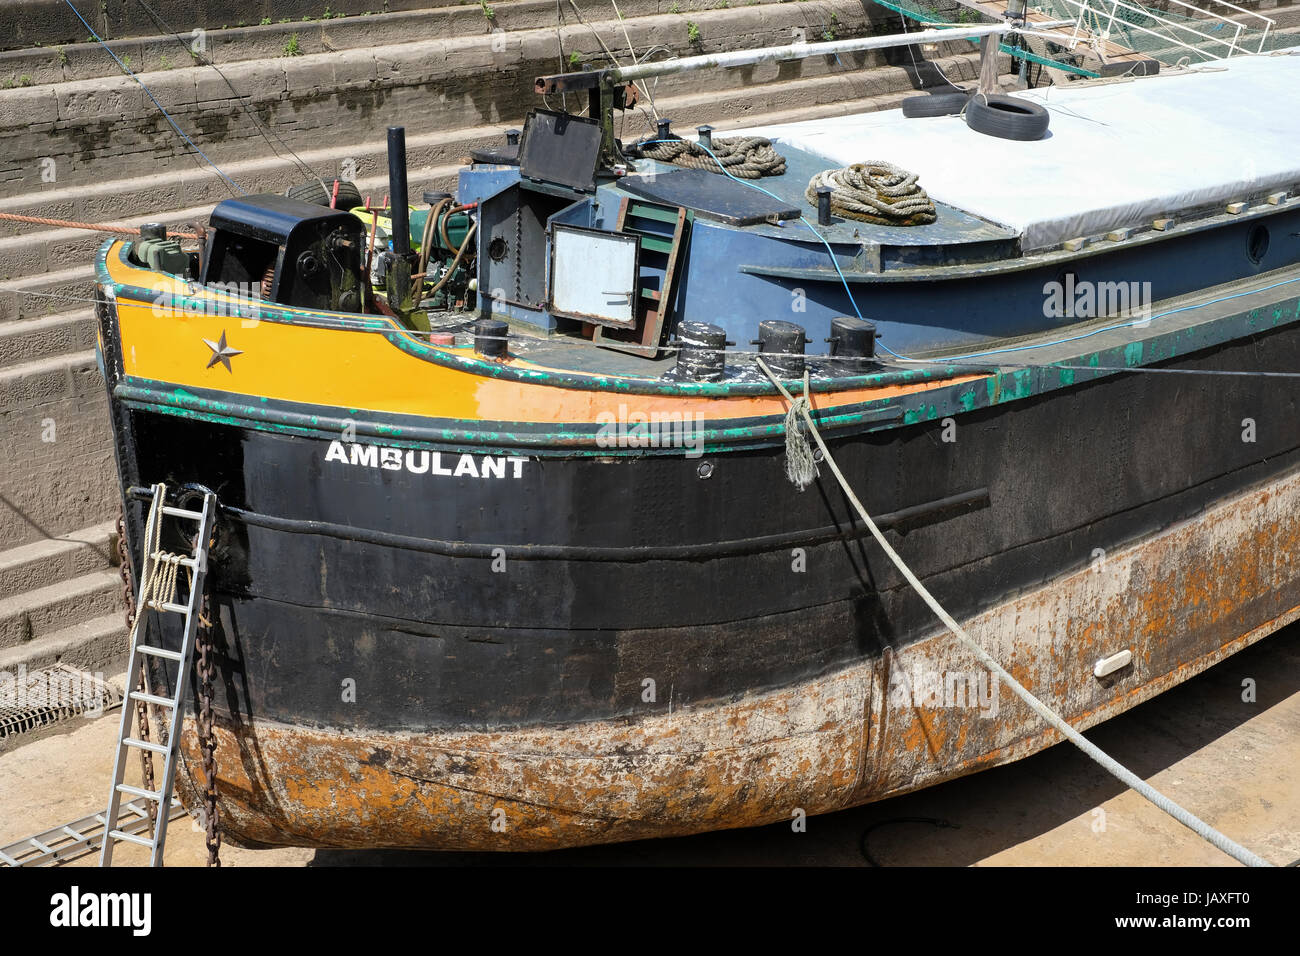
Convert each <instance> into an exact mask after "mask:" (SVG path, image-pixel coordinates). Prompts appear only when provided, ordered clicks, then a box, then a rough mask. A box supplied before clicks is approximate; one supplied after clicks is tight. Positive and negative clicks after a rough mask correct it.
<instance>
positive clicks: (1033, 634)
mask: <svg viewBox="0 0 1300 956" xmlns="http://www.w3.org/2000/svg"><path fill="white" fill-rule="evenodd" d="M1297 553H1300V475H1298V474H1292V475H1290V476H1288V477H1286V478H1285V479H1283V480H1281V481H1278V482H1275V483H1273V484H1272V485H1270V486H1268V487H1265V488H1261V489H1256V490H1254V491H1252V492H1250V493H1247V494H1244V495H1242V496H1240V497H1238V498H1235V499H1233V500H1231V501H1229V502H1227V503H1225V504H1221V505H1219V506H1216V507H1215V508H1213V509H1209V510H1207V511H1206V512H1204V513H1202V514H1201V515H1200V516H1198V517H1196V518H1195V519H1193V520H1190V521H1187V522H1184V523H1182V524H1179V525H1176V526H1174V527H1172V528H1169V529H1167V530H1165V531H1163V532H1162V533H1160V534H1158V535H1155V536H1152V537H1150V538H1148V539H1146V540H1144V541H1142V542H1140V543H1138V544H1136V545H1133V546H1131V547H1128V548H1125V549H1122V550H1116V551H1115V552H1114V553H1112V554H1109V555H1107V556H1105V557H1104V558H1102V559H1100V560H1098V559H1096V558H1094V559H1093V560H1091V561H1090V562H1089V563H1088V565H1087V566H1085V567H1082V568H1080V569H1078V570H1076V571H1074V572H1072V573H1070V574H1067V575H1063V576H1061V577H1060V578H1057V579H1056V580H1054V581H1052V582H1050V583H1049V584H1047V585H1046V586H1043V587H1041V588H1038V589H1036V590H1034V591H1032V592H1030V593H1026V594H1024V595H1022V596H1021V597H1019V598H1017V599H1015V600H1011V601H1008V602H1006V603H1003V604H1001V605H1000V606H998V607H995V608H992V609H990V610H988V611H986V612H985V613H982V614H980V615H978V616H975V617H973V618H971V619H969V620H968V621H967V622H965V623H966V626H967V627H968V629H969V631H970V633H971V634H972V635H973V636H974V637H975V638H976V639H977V640H979V641H980V642H981V643H982V644H983V645H984V646H985V647H986V648H988V649H989V651H990V652H991V653H992V654H993V656H994V657H996V658H997V659H999V660H1000V661H1001V662H1002V663H1003V665H1004V666H1006V667H1007V669H1008V670H1009V671H1010V672H1011V673H1012V674H1013V675H1014V676H1015V677H1016V678H1017V679H1018V680H1020V681H1021V682H1022V683H1024V684H1025V686H1026V687H1028V688H1029V689H1030V690H1031V691H1033V692H1034V693H1035V694H1037V695H1038V696H1040V697H1041V698H1042V699H1043V700H1044V701H1045V702H1047V703H1048V704H1049V705H1050V706H1052V707H1054V708H1056V709H1057V710H1058V711H1060V712H1062V713H1064V714H1065V716H1066V717H1067V718H1068V719H1069V720H1070V722H1071V723H1072V724H1074V725H1075V726H1077V727H1079V728H1086V727H1089V726H1092V725H1094V724H1097V723H1099V722H1101V721H1103V720H1106V719H1107V718H1109V717H1112V716H1114V715H1116V714H1118V713H1121V712H1122V711H1124V710H1126V709H1128V708H1130V707H1132V706H1134V705H1136V704H1138V703H1140V702H1142V701H1144V700H1146V699H1148V698H1150V697H1152V696H1154V695H1156V694H1159V693H1161V692H1162V691H1164V690H1167V689H1168V688H1170V687H1172V686H1174V685H1176V684H1178V683H1180V682H1181V681H1183V680H1186V679H1187V678H1189V677H1192V676H1193V675H1195V674H1197V673H1199V672H1201V671H1203V670H1205V669H1206V668H1207V667H1210V666H1211V665H1213V664H1214V663H1216V662H1218V661H1219V660H1221V659H1223V658H1224V657H1226V656H1228V655H1229V654H1231V653H1233V652H1235V651H1237V650H1240V649H1242V648H1244V647H1246V646H1248V645H1250V644H1252V643H1254V642H1255V641H1257V640H1259V639H1261V638H1263V637H1265V636H1266V635H1268V634H1270V633H1271V632H1273V631H1274V630H1276V629H1277V628H1279V627H1282V626H1284V625H1286V624H1287V623H1290V622H1291V621H1293V620H1295V619H1296V618H1297V616H1300V607H1297V605H1298V604H1300V588H1298V583H1297V571H1298V569H1297V567H1296V565H1295V562H1294V560H1293V555H1295V554H1297ZM938 597H939V598H940V600H942V598H943V596H942V595H938ZM1125 648H1128V649H1130V650H1131V651H1132V654H1133V661H1132V663H1131V664H1130V665H1129V666H1128V667H1127V668H1124V669H1123V670H1121V671H1119V672H1118V673H1116V674H1114V675H1112V676H1110V677H1107V678H1102V679H1098V678H1096V677H1094V676H1093V666H1094V663H1095V662H1096V661H1097V659H1098V658H1101V657H1104V656H1108V655H1111V654H1114V653H1116V652H1117V651H1121V650H1123V649H1125ZM918 669H920V670H921V672H925V671H928V672H934V673H940V674H954V673H955V674H958V675H961V674H967V675H969V674H975V673H979V672H983V668H982V667H981V666H980V665H979V664H978V663H976V662H975V660H974V659H973V658H972V657H971V655H970V654H969V653H968V652H967V651H965V650H964V649H963V648H962V647H961V646H960V645H959V644H957V642H956V641H955V639H953V638H952V637H951V635H949V634H948V633H947V632H946V631H945V632H942V633H939V632H935V633H933V634H932V635H931V636H929V637H928V638H925V639H922V640H920V641H917V642H915V643H913V644H910V645H908V646H906V647H904V648H901V649H897V650H888V651H886V653H885V654H884V656H878V657H875V658H873V659H871V660H868V661H864V662H862V663H861V664H858V665H855V666H852V667H849V668H846V669H843V670H840V671H838V672H836V673H834V674H832V675H829V676H826V677H822V678H819V679H816V680H810V681H806V682H804V683H801V684H797V685H795V686H791V687H788V688H785V689H783V690H781V691H779V692H775V693H767V694H763V695H755V696H753V697H747V698H744V699H741V700H738V701H734V702H726V703H719V704H716V705H713V706H704V707H692V708H688V709H684V710H681V711H676V712H672V713H669V714H662V715H655V716H648V717H645V718H643V719H629V720H618V721H614V720H611V721H591V722H585V723H575V724H569V725H565V726H545V727H533V728H526V729H516V730H510V731H494V732H474V731H459V732H440V733H426V734H396V733H384V734H358V733H350V732H341V731H337V732H336V731H330V730H328V729H316V728H307V727H294V726H286V725H283V724H274V723H268V722H257V721H254V722H253V723H251V724H245V725H242V726H238V727H235V726H232V725H230V724H228V723H226V724H221V725H219V726H218V737H219V747H218V751H217V763H218V767H219V771H218V784H219V789H220V800H221V807H222V829H223V831H224V833H225V836H226V839H228V840H231V841H232V842H234V843H237V844H240V845H244V846H258V845H295V846H319V847H377V846H392V847H426V848H438V849H455V850H510V851H519V850H547V849H553V848H557V847H567V846H578V845H584V844H593V843H606V842H614V841H622V840H633V839H640V838H645V837H665V836H676V835H682V834H689V833H695V832H701V831H706V830H712V829H725V828H732V827H745V826H756V825H760V824H767V823H772V822H776V821H785V820H790V819H791V817H792V815H793V814H795V813H796V812H797V811H798V810H803V811H804V812H806V813H808V814H810V815H811V814H817V813H825V812H829V811H832V810H836V809H840V808H844V807H850V806H854V805H858V804H862V803H867V802H870V801H873V800H879V799H882V798H884V797H888V796H891V795H894V794H899V793H903V792H906V791H909V790H915V789H918V788H921V787H925V786H929V785H931V784H935V783H939V782H940V781H944V780H948V779H951V778H954V777H958V776H961V775H964V774H967V773H971V772H973V771H976V770H979V769H983V768H986V767H991V766H995V765H997V764H1002V763H1006V762H1009V761H1012V760H1017V759H1019V758H1021V757H1024V756H1027V755H1029V754H1031V753H1034V752H1035V751H1038V750H1040V749H1042V748H1044V747H1047V746H1049V745H1051V744H1053V743H1056V742H1057V741H1058V739H1059V735H1058V734H1057V733H1056V732H1055V731H1051V730H1047V729H1045V728H1044V726H1043V724H1042V723H1041V721H1040V720H1039V719H1038V718H1037V717H1036V716H1035V715H1034V714H1033V713H1032V712H1031V711H1030V710H1029V709H1028V708H1027V707H1025V706H1024V705H1023V704H1022V703H1021V702H1020V701H1019V700H1018V699H1017V698H1015V697H1014V696H1013V695H1012V693H1011V692H1010V690H1008V689H1006V688H1004V687H1000V688H998V689H997V694H996V697H995V698H990V700H996V709H995V708H993V707H991V706H983V707H981V706H979V705H978V704H977V702H976V701H974V700H972V699H969V698H968V699H966V700H964V701H960V702H959V701H957V700H956V699H955V697H954V699H952V700H947V699H944V698H943V697H942V696H940V697H938V698H936V699H928V698H924V697H923V695H921V694H920V693H919V690H918V691H917V693H913V694H912V695H911V696H910V699H904V697H903V696H900V693H899V692H898V687H899V686H900V683H899V675H900V674H907V673H909V672H910V673H912V674H913V675H915V674H917V673H918ZM913 684H916V682H915V681H913ZM190 731H191V732H189V733H186V734H185V735H184V738H183V739H184V743H183V760H182V766H181V768H180V774H179V779H178V790H179V792H180V794H181V796H182V799H183V800H184V802H185V805H186V806H187V807H190V808H196V807H197V806H198V800H197V796H198V792H199V789H198V788H200V787H201V786H202V785H203V781H202V777H201V769H200V768H201V763H200V762H199V760H198V754H197V750H196V746H195V737H194V734H193V732H192V728H190Z"/></svg>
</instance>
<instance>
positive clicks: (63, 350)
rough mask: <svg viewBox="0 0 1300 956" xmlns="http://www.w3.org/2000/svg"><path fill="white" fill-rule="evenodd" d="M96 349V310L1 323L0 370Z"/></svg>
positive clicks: (83, 310)
mask: <svg viewBox="0 0 1300 956" xmlns="http://www.w3.org/2000/svg"><path fill="white" fill-rule="evenodd" d="M94 347H95V310H94V309H79V310H76V311H73V312H64V313H60V314H58V315H52V316H48V317H46V318H39V319H19V320H17V321H14V322H0V368H10V367H12V366H15V365H21V364H24V363H26V362H30V361H33V360H35V359H40V358H52V357H54V356H56V355H63V354H67V353H71V352H84V351H86V350H87V349H93V348H94Z"/></svg>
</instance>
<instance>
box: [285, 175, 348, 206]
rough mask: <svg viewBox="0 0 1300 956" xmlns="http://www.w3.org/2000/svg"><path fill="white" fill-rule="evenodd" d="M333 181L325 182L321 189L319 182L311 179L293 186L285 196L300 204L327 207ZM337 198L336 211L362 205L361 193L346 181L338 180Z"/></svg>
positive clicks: (332, 190) (332, 192)
mask: <svg viewBox="0 0 1300 956" xmlns="http://www.w3.org/2000/svg"><path fill="white" fill-rule="evenodd" d="M334 182H335V181H334V180H333V179H327V180H325V188H324V189H322V188H321V184H320V180H318V179H312V180H310V181H308V182H305V183H302V184H300V185H297V186H293V187H291V188H290V189H289V191H288V192H287V193H285V195H286V196H288V197H289V198H290V199H298V200H301V201H302V202H310V203H315V204H316V205H317V206H328V205H329V204H330V197H331V196H333V194H334ZM338 184H339V196H338V201H337V202H336V203H335V208H336V209H352V208H354V207H356V206H360V205H361V204H362V200H361V191H360V190H359V189H357V187H356V184H355V183H351V182H348V180H346V179H340V180H338Z"/></svg>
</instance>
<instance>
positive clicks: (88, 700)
mask: <svg viewBox="0 0 1300 956" xmlns="http://www.w3.org/2000/svg"><path fill="white" fill-rule="evenodd" d="M121 702H122V696H121V694H119V693H118V692H117V691H116V690H115V689H114V688H113V687H112V686H111V685H109V684H108V683H107V682H105V680H104V678H103V676H102V675H99V674H90V673H88V672H86V671H82V670H78V669H77V668H75V667H72V666H70V665H68V664H55V665H53V666H52V667H42V668H39V669H37V670H34V671H32V672H31V673H28V671H27V668H26V666H20V667H19V668H18V672H17V674H9V673H5V674H0V740H3V739H5V738H8V737H12V736H14V735H16V734H22V733H26V732H27V731H29V730H34V729H35V728H37V727H43V726H45V725H47V724H52V723H55V722H57V721H60V720H67V719H68V718H69V717H76V716H78V715H80V714H100V713H103V712H104V711H107V710H109V709H111V708H113V707H115V706H117V705H118V704H120V703H121Z"/></svg>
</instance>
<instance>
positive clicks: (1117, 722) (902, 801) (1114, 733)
mask: <svg viewBox="0 0 1300 956" xmlns="http://www.w3.org/2000/svg"><path fill="white" fill-rule="evenodd" d="M1246 678H1252V679H1254V680H1255V682H1256V692H1257V700H1256V702H1254V703H1246V702H1243V700H1242V682H1243V680H1245V679H1246ZM1296 693H1300V625H1297V626H1292V627H1289V628H1286V629H1284V630H1283V631H1280V632H1279V633H1278V634H1275V635H1273V636H1271V637H1269V638H1266V639H1264V640H1263V641H1261V642H1260V643H1259V644H1256V645H1255V646H1254V647H1251V648H1248V649H1246V650H1244V651H1241V652H1239V653H1237V654H1234V655H1233V656H1232V657H1230V658H1228V659H1227V660H1226V661H1223V662H1221V663H1219V664H1218V665H1216V666H1215V667H1213V668H1211V669H1210V670H1208V671H1206V672H1205V673H1204V674H1201V675H1200V676H1198V677H1196V678H1194V679H1192V680H1190V681H1187V682H1186V683H1184V684H1181V685H1179V686H1178V687H1175V688H1173V689H1172V690H1169V691H1166V692H1165V693H1164V694H1161V695H1160V696H1159V697H1156V698H1155V699H1153V700H1150V701H1148V702H1146V703H1145V704H1142V705H1140V706H1139V707H1137V708H1135V709H1133V710H1131V711H1129V712H1128V713H1126V714H1122V715H1121V716H1119V717H1115V718H1113V719H1111V720H1109V721H1107V722H1106V723H1104V724H1102V725H1100V726H1099V727H1096V728H1093V729H1092V730H1090V731H1089V732H1088V737H1089V739H1090V740H1092V741H1093V742H1094V743H1095V744H1097V745H1098V746H1099V747H1101V748H1102V750H1104V751H1106V752H1107V753H1109V754H1110V755H1111V756H1113V757H1114V758H1116V759H1117V760H1119V761H1120V763H1122V764H1124V765H1125V766H1126V767H1128V768H1129V769H1130V770H1132V771H1133V772H1134V773H1136V774H1137V775H1138V776H1139V777H1142V778H1143V779H1145V780H1149V779H1150V778H1151V777H1152V776H1154V775H1155V774H1157V773H1159V772H1160V771H1162V770H1164V769H1166V768H1168V767H1170V766H1171V765H1173V764H1175V763H1177V762H1178V761H1180V760H1182V759H1183V758H1185V757H1188V756H1189V755H1191V754H1193V753H1195V752H1196V751H1198V750H1200V749H1201V748H1203V747H1206V746H1208V745H1210V744H1213V743H1214V742H1215V741H1216V740H1218V739H1220V738H1221V737H1223V736H1224V735H1226V734H1228V733H1229V732H1230V731H1232V730H1233V729H1235V728H1236V727H1238V726H1239V725H1241V724H1243V723H1245V722H1246V721H1248V720H1250V719H1251V718H1254V717H1257V716H1259V715H1261V714H1263V713H1264V712H1265V711H1267V710H1268V709H1269V708H1270V707H1272V706H1274V705H1275V704H1278V703H1279V702H1281V701H1283V700H1285V699H1287V698H1288V697H1290V696H1292V695H1294V694H1296ZM1125 789H1126V788H1125V787H1124V785H1123V784H1121V783H1120V782H1119V781H1118V780H1116V779H1115V778H1114V777H1112V776H1111V775H1110V774H1108V773H1106V771H1104V770H1102V769H1101V768H1100V767H1099V766H1097V765H1096V764H1095V763H1093V761H1092V760H1091V759H1090V758H1088V757H1087V756H1085V755H1084V754H1083V753H1082V752H1081V751H1079V750H1078V749H1077V748H1075V747H1072V746H1070V745H1068V744H1061V745H1058V746H1055V747H1052V748H1051V749H1049V750H1047V751H1045V752H1042V753H1039V754H1035V755H1034V756H1032V757H1028V758H1026V759H1024V760H1020V761H1017V762H1016V763H1013V764H1009V765H1007V766H1003V767H996V768H994V769H991V770H986V771H984V772H982V773H977V774H973V775H971V776H969V777H963V778H961V779H959V780H954V781H950V782H948V783H945V784H941V785H939V786H936V787H930V788H928V789H926V790H922V791H919V792H917V793H913V794H907V795H905V796H901V797H895V798H893V799H891V800H885V801H882V802H880V803H875V804H869V805H868V806H865V807H858V808H856V809H852V810H843V811H840V812H838V813H832V814H827V815H825V816H820V817H812V818H810V819H809V820H808V828H807V832H805V833H794V832H792V830H791V828H790V826H789V825H788V824H785V823H780V824H773V825H771V826H766V827H756V828H751V829H744V830H726V831H721V832H717V833H706V834H701V835H699V836H692V837H679V838H674V839H668V840H642V841H638V842H635V843H625V844H615V845H611V846H596V847H581V848H578V849H573V850H557V851H552V852H547V853H533V854H520V855H515V854H497V853H439V852H433V851H413V850H412V851H407V850H318V851H317V852H316V855H315V858H314V860H313V861H312V863H311V864H310V865H312V866H586V865H597V866H716V865H724V866H810V865H818V866H865V865H867V864H866V860H865V858H864V857H863V854H862V850H861V847H860V841H861V838H862V836H863V833H864V831H866V830H868V828H871V832H870V837H869V839H870V852H871V854H872V856H873V857H874V858H875V859H876V860H877V861H879V863H880V864H881V865H883V866H927V865H928V866H968V865H970V864H972V863H976V862H978V861H980V860H984V859H987V858H988V857H990V856H993V855H994V854H997V853H999V852H1001V851H1003V850H1006V849H1008V848H1010V847H1013V846H1016V845H1018V844H1021V843H1024V842H1026V841H1029V840H1033V839H1035V838H1037V837H1041V836H1042V835H1043V834H1046V833H1048V832H1049V831H1051V830H1053V829H1055V828H1057V827H1059V826H1061V825H1062V824H1065V823H1067V822H1069V821H1071V820H1076V818H1078V817H1080V816H1087V815H1089V814H1090V812H1091V810H1092V809H1093V808H1094V807H1099V806H1101V804H1103V803H1105V802H1106V801H1107V800H1110V799H1111V798H1113V797H1115V796H1117V795H1118V794H1120V793H1121V792H1122V791H1124V790H1125ZM1169 795H1170V796H1172V797H1174V798H1175V799H1177V797H1178V794H1177V793H1176V792H1175V793H1171V794H1169ZM1187 809H1189V810H1190V811H1191V812H1193V813H1197V810H1198V808H1197V807H1195V806H1189V807H1187ZM1150 812H1151V813H1152V814H1159V812H1160V811H1158V810H1156V809H1154V808H1150ZM910 817H930V818H938V819H943V820H946V821H949V822H951V823H953V824H956V825H957V826H958V828H957V829H941V828H938V827H934V826H932V825H926V824H918V823H906V822H902V821H900V819H899V818H910ZM877 824H881V826H879V827H878V828H877V827H876V825H877ZM1079 825H1080V826H1086V825H1088V824H1087V823H1081V824H1079ZM1174 826H1177V825H1176V824H1174ZM1144 838H1145V839H1149V837H1144ZM1045 854H1046V851H1045ZM1225 860H1227V858H1226V857H1225ZM1039 862H1040V863H1041V865H1045V866H1050V865H1052V864H1053V863H1054V860H1053V859H1052V858H1051V857H1050V856H1049V855H1044V856H1043V858H1042V859H1041V860H1040V861H1039ZM1098 862H1104V857H1100V856H1099V860H1098ZM1228 862H1229V863H1230V862H1231V861H1228ZM1276 862H1289V861H1276Z"/></svg>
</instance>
